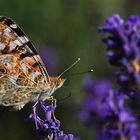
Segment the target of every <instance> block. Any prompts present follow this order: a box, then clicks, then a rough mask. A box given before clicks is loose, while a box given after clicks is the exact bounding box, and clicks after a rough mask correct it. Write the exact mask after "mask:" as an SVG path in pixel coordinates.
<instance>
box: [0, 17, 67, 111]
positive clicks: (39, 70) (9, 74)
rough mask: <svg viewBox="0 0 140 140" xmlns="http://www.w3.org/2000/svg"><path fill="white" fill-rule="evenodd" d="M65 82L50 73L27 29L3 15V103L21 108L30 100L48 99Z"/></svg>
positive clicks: (0, 26) (0, 69)
mask: <svg viewBox="0 0 140 140" xmlns="http://www.w3.org/2000/svg"><path fill="white" fill-rule="evenodd" d="M64 81H65V79H63V78H60V76H56V77H55V76H54V77H50V76H49V75H48V72H47V70H46V68H45V65H44V63H43V62H42V60H41V58H40V56H39V55H38V53H37V51H36V49H35V48H34V47H33V45H32V43H31V42H30V41H29V39H28V38H27V36H26V35H25V34H24V32H23V31H22V30H21V29H20V28H19V27H18V25H17V24H16V23H15V22H14V21H12V20H11V19H9V18H7V17H4V16H0V105H3V106H10V107H12V108H13V109H14V110H20V109H21V108H23V106H24V105H25V104H27V103H28V102H37V101H38V100H39V99H41V100H43V101H44V100H46V99H49V98H50V97H51V95H52V94H53V92H54V91H55V90H57V89H58V88H60V87H61V86H62V85H63V83H64Z"/></svg>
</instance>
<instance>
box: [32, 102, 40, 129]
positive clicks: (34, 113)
mask: <svg viewBox="0 0 140 140" xmlns="http://www.w3.org/2000/svg"><path fill="white" fill-rule="evenodd" d="M38 101H39V100H37V101H36V102H35V104H34V105H33V107H32V109H33V115H34V117H35V126H36V128H38V125H37V114H36V111H37V110H36V106H37V104H38Z"/></svg>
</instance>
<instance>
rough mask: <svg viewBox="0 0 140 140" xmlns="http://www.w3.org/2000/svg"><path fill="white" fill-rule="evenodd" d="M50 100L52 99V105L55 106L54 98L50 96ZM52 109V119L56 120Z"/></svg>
mask: <svg viewBox="0 0 140 140" xmlns="http://www.w3.org/2000/svg"><path fill="white" fill-rule="evenodd" d="M50 100H51V101H52V106H54V107H55V108H56V99H55V98H54V97H53V96H51V97H50ZM54 111H55V110H54ZM54 111H53V112H52V115H53V119H54V120H55V121H56V120H57V119H56V117H55V114H54Z"/></svg>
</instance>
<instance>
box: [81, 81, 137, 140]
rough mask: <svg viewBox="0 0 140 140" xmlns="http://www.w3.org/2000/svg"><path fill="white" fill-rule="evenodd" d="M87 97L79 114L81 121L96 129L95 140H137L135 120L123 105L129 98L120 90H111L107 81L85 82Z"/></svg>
mask: <svg viewBox="0 0 140 140" xmlns="http://www.w3.org/2000/svg"><path fill="white" fill-rule="evenodd" d="M85 83H86V84H85V88H86V90H87V91H88V92H89V96H88V98H87V99H86V101H85V102H84V104H83V106H82V110H81V112H80V119H81V121H83V122H85V123H87V124H90V125H92V127H93V128H96V134H97V136H96V140H118V139H119V140H126V139H128V140H137V139H138V138H139V131H138V127H137V120H136V118H135V117H134V116H133V114H132V112H131V111H130V109H129V108H128V107H125V105H124V103H125V101H126V100H128V99H129V98H128V97H127V96H126V95H124V94H123V93H122V92H123V91H122V90H113V89H112V88H111V83H110V82H109V81H107V80H102V81H100V82H98V83H97V82H94V81H93V80H91V79H88V81H86V82H85Z"/></svg>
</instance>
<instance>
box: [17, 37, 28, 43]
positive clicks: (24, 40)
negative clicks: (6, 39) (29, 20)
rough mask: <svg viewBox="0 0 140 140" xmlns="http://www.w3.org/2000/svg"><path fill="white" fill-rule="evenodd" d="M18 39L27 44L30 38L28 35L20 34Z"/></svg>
mask: <svg viewBox="0 0 140 140" xmlns="http://www.w3.org/2000/svg"><path fill="white" fill-rule="evenodd" d="M18 39H19V40H20V41H21V42H22V43H23V44H25V43H27V42H28V41H29V40H28V38H27V37H26V36H20V37H18Z"/></svg>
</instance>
